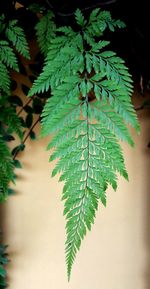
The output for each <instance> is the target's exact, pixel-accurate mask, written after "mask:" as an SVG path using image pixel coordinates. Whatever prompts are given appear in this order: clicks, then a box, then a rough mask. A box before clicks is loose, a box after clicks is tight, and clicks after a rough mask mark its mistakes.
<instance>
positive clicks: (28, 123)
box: [25, 113, 33, 128]
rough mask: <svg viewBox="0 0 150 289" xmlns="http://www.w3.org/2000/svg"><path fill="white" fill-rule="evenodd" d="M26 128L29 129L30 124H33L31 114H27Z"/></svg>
mask: <svg viewBox="0 0 150 289" xmlns="http://www.w3.org/2000/svg"><path fill="white" fill-rule="evenodd" d="M25 122H26V126H27V127H28V128H29V127H31V125H32V123H33V115H32V114H31V113H29V114H28V115H27V117H26V120H25Z"/></svg>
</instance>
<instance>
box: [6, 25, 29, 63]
mask: <svg viewBox="0 0 150 289" xmlns="http://www.w3.org/2000/svg"><path fill="white" fill-rule="evenodd" d="M5 33H6V37H7V38H8V40H9V41H10V42H12V44H13V46H14V47H15V48H16V50H17V51H18V52H19V53H20V54H21V55H23V56H24V57H25V58H27V59H30V54H29V48H28V43H27V40H26V38H25V34H24V31H23V29H22V28H21V27H19V26H18V25H17V20H11V21H9V23H8V26H7V28H6V31H5Z"/></svg>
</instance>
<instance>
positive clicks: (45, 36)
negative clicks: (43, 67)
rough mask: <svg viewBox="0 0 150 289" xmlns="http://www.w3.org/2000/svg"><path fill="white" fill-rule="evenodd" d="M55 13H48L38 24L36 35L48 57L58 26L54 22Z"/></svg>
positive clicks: (42, 50)
mask: <svg viewBox="0 0 150 289" xmlns="http://www.w3.org/2000/svg"><path fill="white" fill-rule="evenodd" d="M53 17H54V15H53V13H52V12H51V11H48V12H47V14H46V15H44V16H43V17H41V19H40V20H39V22H38V23H37V24H36V27H35V29H36V35H37V41H38V44H39V47H40V49H41V52H42V53H43V54H44V56H47V53H48V48H49V45H50V41H51V40H52V39H53V38H54V36H55V32H56V24H55V22H54V21H53Z"/></svg>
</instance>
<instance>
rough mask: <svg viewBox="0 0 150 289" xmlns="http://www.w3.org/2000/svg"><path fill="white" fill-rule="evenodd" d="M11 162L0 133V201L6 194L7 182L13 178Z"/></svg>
mask: <svg viewBox="0 0 150 289" xmlns="http://www.w3.org/2000/svg"><path fill="white" fill-rule="evenodd" d="M13 169H14V167H13V162H12V159H11V155H10V152H9V149H8V148H7V146H6V144H5V142H4V141H3V139H2V136H1V135H0V201H3V200H5V199H6V198H7V196H8V186H9V182H10V181H13V180H14V172H13Z"/></svg>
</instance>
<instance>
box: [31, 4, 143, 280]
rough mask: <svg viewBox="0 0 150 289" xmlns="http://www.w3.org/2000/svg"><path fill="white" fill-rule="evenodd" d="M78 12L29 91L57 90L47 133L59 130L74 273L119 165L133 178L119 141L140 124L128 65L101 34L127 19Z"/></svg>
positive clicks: (56, 141) (45, 120)
mask: <svg viewBox="0 0 150 289" xmlns="http://www.w3.org/2000/svg"><path fill="white" fill-rule="evenodd" d="M75 17H76V21H77V24H78V25H79V31H77V32H76V31H74V30H73V29H72V28H71V27H61V28H58V29H57V31H58V32H59V33H60V35H59V36H56V37H55V38H54V39H52V40H51V42H50V46H49V50H48V54H47V57H46V62H45V66H44V68H43V72H42V73H41V74H40V76H39V77H38V79H37V80H36V81H35V83H34V85H33V87H32V88H31V91H30V96H31V95H33V94H35V93H40V92H44V91H47V90H49V88H50V89H51V94H52V97H51V98H49V99H48V101H47V103H46V105H45V107H44V110H43V113H42V136H46V135H49V134H53V140H52V141H51V142H50V144H49V145H48V149H51V148H54V149H55V151H54V152H53V154H52V155H51V157H50V161H52V160H55V159H58V162H57V165H56V167H55V169H54V170H53V172H52V176H55V175H56V174H57V173H61V177H60V181H64V182H65V185H64V189H63V196H62V199H63V200H65V209H64V214H65V215H66V219H67V225H66V231H67V240H66V263H67V271H68V279H70V273H71V268H72V265H73V262H74V259H75V256H76V253H77V250H79V248H80V245H81V241H82V239H83V238H84V236H85V234H86V231H87V229H88V230H90V229H91V225H92V223H94V218H95V213H96V210H97V208H98V201H99V200H100V201H101V202H102V203H103V205H104V206H106V189H107V186H108V184H111V185H112V187H113V188H114V190H116V188H117V176H116V173H117V172H119V173H120V174H121V175H122V176H124V177H125V178H126V179H128V174H127V171H126V169H125V165H124V159H123V154H122V149H121V146H120V144H119V140H121V141H126V142H128V143H129V144H130V145H131V146H133V144H134V143H133V140H132V138H131V135H130V133H129V130H128V128H127V124H130V125H131V126H133V127H134V128H135V129H136V131H139V125H138V122H137V118H136V114H135V112H134V109H133V106H132V104H131V94H132V92H133V87H132V80H131V77H130V74H129V72H128V69H127V67H126V66H125V64H124V61H123V60H122V59H121V58H119V57H118V56H117V55H116V53H114V52H112V51H109V50H106V46H108V45H109V42H108V41H104V40H101V36H103V33H104V31H105V29H107V28H109V29H110V30H111V31H114V29H115V28H116V27H119V28H123V27H124V23H123V22H121V21H119V20H117V21H115V20H113V19H112V18H111V15H110V13H109V12H106V11H101V10H100V9H95V10H93V12H92V13H91V14H90V17H89V20H86V19H85V18H84V16H83V14H82V13H81V11H80V10H77V11H76V13H75ZM97 37H100V40H98V41H97ZM104 49H105V50H104ZM43 50H44V49H43ZM91 98H92V100H91Z"/></svg>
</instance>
